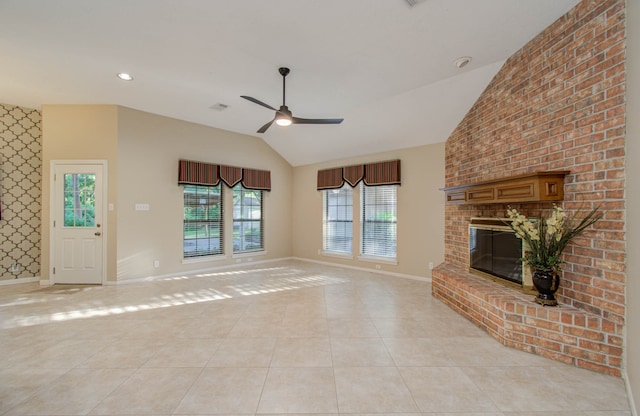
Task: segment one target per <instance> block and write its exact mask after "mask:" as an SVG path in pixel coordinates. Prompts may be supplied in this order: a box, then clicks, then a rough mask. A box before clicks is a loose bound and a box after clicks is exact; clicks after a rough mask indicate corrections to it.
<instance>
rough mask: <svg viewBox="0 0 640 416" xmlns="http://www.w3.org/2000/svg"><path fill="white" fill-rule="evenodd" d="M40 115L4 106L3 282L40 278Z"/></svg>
mask: <svg viewBox="0 0 640 416" xmlns="http://www.w3.org/2000/svg"><path fill="white" fill-rule="evenodd" d="M41 137H42V135H41V131H40V112H39V111H38V110H33V109H29V108H22V107H16V106H13V105H7V104H0V207H1V208H0V209H1V211H0V213H1V215H2V219H0V280H9V279H16V278H23V277H36V276H39V275H40V209H41V189H42V188H41V178H42V173H41V172H42V157H41V156H42V140H41Z"/></svg>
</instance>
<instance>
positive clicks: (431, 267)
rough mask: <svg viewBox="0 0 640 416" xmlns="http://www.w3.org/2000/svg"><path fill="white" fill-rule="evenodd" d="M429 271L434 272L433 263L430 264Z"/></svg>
mask: <svg viewBox="0 0 640 416" xmlns="http://www.w3.org/2000/svg"><path fill="white" fill-rule="evenodd" d="M429 270H433V262H432V261H430V262H429Z"/></svg>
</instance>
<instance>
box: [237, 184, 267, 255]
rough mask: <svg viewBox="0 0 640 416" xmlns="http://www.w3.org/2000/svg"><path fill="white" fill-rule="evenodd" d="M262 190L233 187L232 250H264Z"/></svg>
mask: <svg viewBox="0 0 640 416" xmlns="http://www.w3.org/2000/svg"><path fill="white" fill-rule="evenodd" d="M262 192H263V191H257V190H252V189H246V188H244V187H243V186H242V185H241V184H238V185H236V186H234V187H233V252H234V253H242V252H246V251H257V250H264V223H263V221H262V218H263V207H262V196H263V195H262Z"/></svg>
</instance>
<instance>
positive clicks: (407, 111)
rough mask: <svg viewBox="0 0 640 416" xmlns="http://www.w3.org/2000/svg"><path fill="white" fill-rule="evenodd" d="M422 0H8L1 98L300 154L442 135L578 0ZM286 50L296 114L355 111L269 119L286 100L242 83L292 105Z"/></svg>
mask: <svg viewBox="0 0 640 416" xmlns="http://www.w3.org/2000/svg"><path fill="white" fill-rule="evenodd" d="M411 3H416V4H415V5H414V6H413V7H412V6H410V5H409V3H408V1H407V0H322V1H312V0H269V1H265V0H242V1H237V0H228V1H223V0H180V1H177V0H109V1H92V0H56V1H51V0H2V1H0V62H1V63H0V102H4V103H7V104H15V105H21V106H25V107H31V108H39V107H40V106H41V105H42V104H118V105H122V106H127V107H131V108H135V109H139V110H143V111H148V112H152V113H156V114H160V115H164V116H169V117H174V118H178V119H182V120H187V121H191V122H195V123H200V124H204V125H208V126H213V127H218V128H222V129H226V130H230V131H234V132H239V133H243V134H247V135H252V136H255V137H259V138H261V139H263V140H265V141H266V142H267V143H268V144H269V145H270V146H271V147H272V148H274V149H275V150H276V151H277V152H278V153H280V154H281V155H282V156H283V157H284V158H285V159H287V160H288V161H289V163H290V164H292V165H293V166H298V165H304V164H309V163H315V162H321V161H327V160H333V159H338V158H342V157H351V156H358V155H364V154H370V153H375V152H382V151H387V150H392V149H397V148H406V147H412V146H418V145H424V144H429V143H437V142H442V141H444V140H446V139H447V137H448V136H449V134H450V133H451V131H452V130H453V129H454V128H455V127H456V125H457V124H458V122H459V121H460V120H461V119H462V117H463V116H464V114H465V113H466V112H467V111H468V109H469V108H470V107H471V105H472V104H473V103H474V101H475V99H476V98H477V97H478V96H479V94H480V93H481V92H482V90H483V89H484V88H485V87H486V85H487V84H488V83H489V81H490V80H491V78H492V77H493V75H495V73H496V72H497V71H498V70H499V69H500V67H501V65H502V64H503V63H504V61H505V60H506V59H507V58H508V57H509V56H510V55H511V54H513V53H514V52H515V51H517V50H518V49H520V47H522V46H523V45H524V44H525V43H526V42H527V41H529V40H530V39H531V38H533V37H534V36H535V35H537V34H538V33H539V32H541V31H542V30H543V29H544V28H546V27H547V26H548V25H549V24H551V23H552V22H554V21H555V20H556V19H558V18H559V17H561V16H562V15H563V14H565V13H566V12H567V11H568V10H570V9H571V8H572V7H573V6H574V5H576V4H577V3H578V0H420V1H415V0H414V1H412V2H411ZM463 56H469V57H471V58H472V60H471V62H470V63H469V64H468V65H466V66H464V67H463V68H458V67H457V66H456V65H454V61H455V60H456V59H458V58H460V57H463ZM281 66H287V67H289V68H290V69H291V74H290V75H289V76H288V77H287V94H286V104H287V105H288V106H289V108H290V110H292V111H293V114H294V116H297V117H304V118H316V117H318V118H324V117H332V118H333V117H343V118H344V119H345V120H344V122H343V123H342V124H340V125H293V126H290V127H276V126H275V125H273V126H272V127H271V128H270V129H269V130H268V131H267V132H266V133H264V134H258V133H256V131H257V130H258V128H260V127H261V126H262V125H263V124H265V123H266V122H268V121H269V120H271V119H273V116H274V112H273V111H271V110H268V109H266V108H264V107H261V106H258V105H256V104H254V103H251V102H249V101H247V100H244V99H242V98H240V96H241V95H249V96H252V97H255V98H257V99H259V100H261V101H263V102H265V103H268V104H269V105H271V106H273V107H275V108H278V107H279V106H280V105H281V104H282V78H281V77H280V74H279V73H278V68H279V67H281ZM118 72H128V73H131V74H132V75H133V76H134V80H133V81H129V82H124V81H121V80H119V79H118V78H117V77H116V74H117V73H118ZM216 104H224V105H226V106H227V108H226V109H224V110H222V111H220V110H218V109H212V108H211V107H212V106H213V107H214V108H215V105H216Z"/></svg>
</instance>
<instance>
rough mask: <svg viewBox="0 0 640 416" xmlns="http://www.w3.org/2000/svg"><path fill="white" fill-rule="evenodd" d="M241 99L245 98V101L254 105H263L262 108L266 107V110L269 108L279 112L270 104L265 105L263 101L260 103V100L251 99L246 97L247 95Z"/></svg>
mask: <svg viewBox="0 0 640 416" xmlns="http://www.w3.org/2000/svg"><path fill="white" fill-rule="evenodd" d="M240 97H241V98H244V99H245V100H249V101H251V102H252V103H256V104H258V105H261V106H263V107H266V108H268V109H269V110H273V111H277V110H276V109H275V108H273V107H271V106H270V105H269V104H266V103H263V102H262V101H260V100H258V99H256V98H253V97H249V96H246V95H241V96H240Z"/></svg>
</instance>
